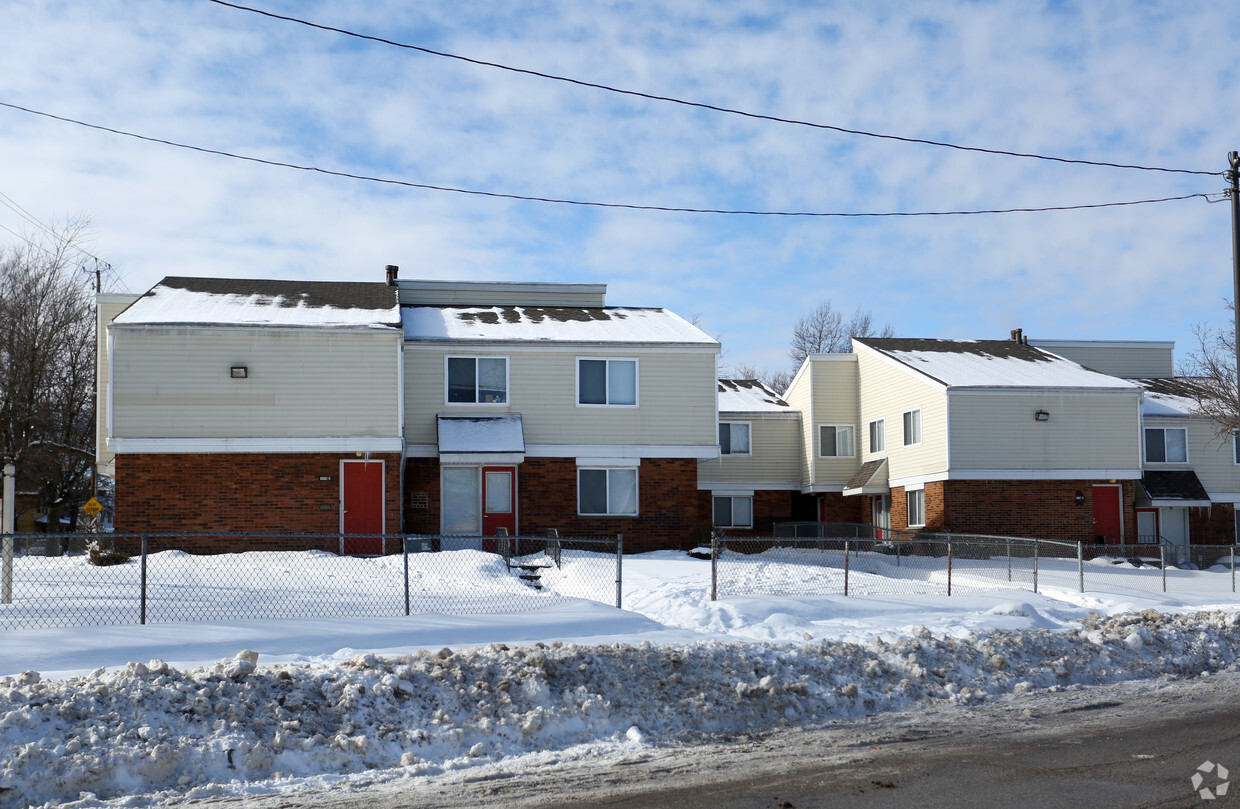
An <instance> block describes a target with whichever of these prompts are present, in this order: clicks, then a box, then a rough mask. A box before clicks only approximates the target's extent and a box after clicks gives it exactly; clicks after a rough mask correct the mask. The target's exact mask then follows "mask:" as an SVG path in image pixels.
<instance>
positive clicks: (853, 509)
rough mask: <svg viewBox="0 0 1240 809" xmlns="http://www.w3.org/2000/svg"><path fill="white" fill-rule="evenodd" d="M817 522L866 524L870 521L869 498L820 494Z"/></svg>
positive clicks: (829, 493) (834, 493)
mask: <svg viewBox="0 0 1240 809" xmlns="http://www.w3.org/2000/svg"><path fill="white" fill-rule="evenodd" d="M818 497H819V503H820V505H819V514H820V516H819V517H816V518H814V519H817V520H818V521H819V522H850V523H868V522H870V521H871V513H870V498H869V497H866V496H863V495H857V496H855V497H845V496H844V495H842V494H839V493H837V492H828V493H826V494H820V495H818Z"/></svg>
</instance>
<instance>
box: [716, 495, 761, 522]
mask: <svg viewBox="0 0 1240 809" xmlns="http://www.w3.org/2000/svg"><path fill="white" fill-rule="evenodd" d="M715 525H718V526H720V527H722V528H752V527H753V498H752V497H716V498H715Z"/></svg>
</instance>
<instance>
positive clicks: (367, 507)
mask: <svg viewBox="0 0 1240 809" xmlns="http://www.w3.org/2000/svg"><path fill="white" fill-rule="evenodd" d="M340 489H341V495H340V499H341V513H340V530H341V532H343V533H345V534H372V535H373V534H382V533H383V528H384V525H383V462H382V461H341V463H340ZM344 552H345V553H376V554H377V553H383V540H382V538H381V537H378V536H372V537H359V538H346V539H345V544H344Z"/></svg>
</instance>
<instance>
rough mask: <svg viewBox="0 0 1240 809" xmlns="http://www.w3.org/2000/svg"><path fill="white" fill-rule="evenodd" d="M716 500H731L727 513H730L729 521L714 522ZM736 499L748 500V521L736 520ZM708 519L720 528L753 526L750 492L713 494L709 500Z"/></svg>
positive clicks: (751, 496)
mask: <svg viewBox="0 0 1240 809" xmlns="http://www.w3.org/2000/svg"><path fill="white" fill-rule="evenodd" d="M718 500H729V501H731V502H730V503H729V505H728V513H729V514H731V515H732V521H731V522H729V523H721V522H715V503H716V501H718ZM737 500H748V501H749V522H747V523H741V522H736V501H737ZM710 519H711V522H712V523H714V524H715V525H717V526H719V527H720V528H753V495H751V494H749V495H744V494H717V495H715V496H714V497H712V498H711V501H710Z"/></svg>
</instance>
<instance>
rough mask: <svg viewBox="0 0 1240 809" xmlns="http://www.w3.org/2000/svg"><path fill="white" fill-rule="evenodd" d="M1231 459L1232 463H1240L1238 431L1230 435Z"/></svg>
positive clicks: (1239, 436) (1239, 434)
mask: <svg viewBox="0 0 1240 809" xmlns="http://www.w3.org/2000/svg"><path fill="white" fill-rule="evenodd" d="M1231 460H1232V463H1240V433H1236V434H1235V435H1233V436H1232V437H1231Z"/></svg>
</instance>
